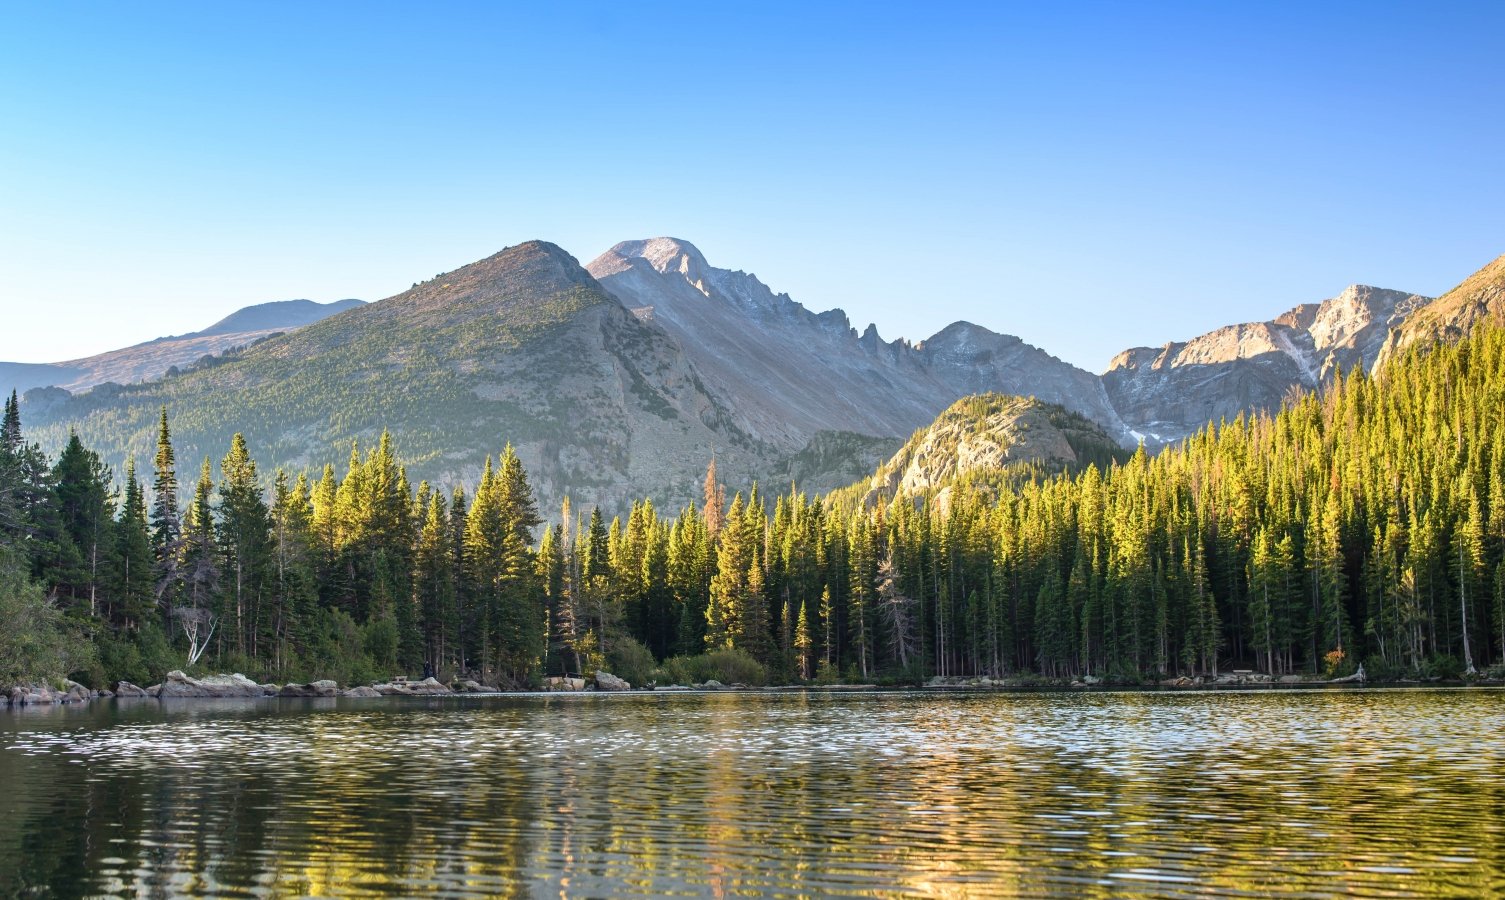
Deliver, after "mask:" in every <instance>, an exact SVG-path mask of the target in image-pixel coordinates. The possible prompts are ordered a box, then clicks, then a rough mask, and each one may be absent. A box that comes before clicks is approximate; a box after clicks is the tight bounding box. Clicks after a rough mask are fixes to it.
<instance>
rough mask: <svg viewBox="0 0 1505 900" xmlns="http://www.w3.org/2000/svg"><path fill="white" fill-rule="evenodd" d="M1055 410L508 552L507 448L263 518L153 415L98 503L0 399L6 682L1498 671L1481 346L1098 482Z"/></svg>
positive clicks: (88, 486) (1104, 448) (1501, 605)
mask: <svg viewBox="0 0 1505 900" xmlns="http://www.w3.org/2000/svg"><path fill="white" fill-rule="evenodd" d="M436 314H440V315H442V313H440V312H437V311H436ZM1040 415H1045V416H1046V420H1045V422H1044V423H1041V422H1039V421H1038V420H1037V419H1035V418H1034V417H1037V416H1040ZM1051 416H1055V417H1056V421H1052V419H1051ZM1063 416H1069V414H1066V413H1064V412H1061V411H1054V412H1053V411H1052V410H1050V409H1049V408H1048V407H1044V406H1041V405H1039V404H1038V403H1037V402H1035V401H1021V400H1017V399H1013V398H1002V397H979V398H975V399H972V400H968V401H964V402H962V403H959V404H957V405H956V407H955V408H953V410H951V411H950V412H948V414H947V415H946V416H945V417H943V420H942V421H941V422H940V423H939V424H938V426H937V427H936V428H935V429H933V430H932V431H931V433H932V434H933V435H935V436H936V440H934V441H933V442H932V443H931V444H930V445H929V446H931V447H932V448H933V449H934V452H940V449H941V447H942V445H943V444H944V445H945V446H949V447H952V448H954V452H955V453H956V459H954V460H950V461H949V462H948V463H947V465H943V466H936V467H932V468H931V469H930V471H931V472H932V473H933V476H932V477H927V478H926V479H925V480H924V483H923V484H922V483H919V482H918V481H917V482H915V483H913V484H911V485H910V490H908V491H896V492H895V496H894V497H892V498H875V502H872V503H869V504H865V505H864V504H856V503H849V502H842V501H841V500H840V498H838V497H834V496H833V497H825V498H821V497H812V496H807V495H804V494H800V493H788V494H782V495H779V496H775V497H770V496H769V495H768V494H766V493H764V492H763V490H762V489H760V488H759V487H758V486H756V485H744V488H745V489H743V490H735V489H732V490H729V489H728V486H727V484H726V482H725V476H724V475H723V474H722V473H721V471H720V470H719V467H718V462H719V457H718V458H717V460H714V461H713V462H712V465H711V467H710V469H709V471H707V472H706V475H705V477H704V478H703V479H697V480H698V481H700V490H699V493H700V497H701V500H700V502H698V503H694V504H688V505H685V506H683V507H681V508H679V509H678V511H677V512H675V513H674V514H672V515H664V514H662V513H660V511H659V510H658V508H657V507H655V505H654V504H653V502H652V501H650V500H647V499H643V500H639V501H636V502H634V503H633V504H632V508H631V513H630V514H629V515H627V516H625V517H620V518H612V517H609V516H607V515H603V514H602V512H601V510H600V509H599V508H594V509H591V510H590V511H589V512H586V511H585V510H584V509H574V508H571V507H569V506H568V505H565V507H564V508H563V509H561V511H560V515H559V516H558V519H557V520H556V524H553V525H552V526H548V527H543V528H542V529H540V526H541V525H543V519H544V517H545V510H542V509H540V507H539V505H538V503H537V500H536V495H535V493H534V489H533V486H532V481H531V477H530V475H529V473H528V471H527V470H526V468H525V467H524V465H523V463H522V461H521V459H520V457H519V456H518V454H516V453H515V452H513V451H512V449H511V448H510V447H506V446H504V447H503V449H502V451H501V453H500V455H498V456H492V457H490V458H489V459H487V460H485V462H484V463H483V466H482V468H481V470H480V472H479V473H478V477H477V478H476V479H475V480H473V481H471V482H470V483H469V484H468V485H466V486H465V487H464V488H463V489H459V490H455V491H441V490H436V489H434V488H433V487H432V486H431V485H429V484H427V483H420V484H418V485H417V486H416V487H415V486H414V485H413V484H412V483H411V481H410V480H409V476H408V473H407V472H406V471H405V470H404V468H403V466H402V465H401V463H400V462H399V458H398V449H397V446H396V445H395V444H394V443H393V441H392V440H391V439H390V438H388V437H386V436H383V437H382V438H381V439H379V440H378V441H376V442H375V443H374V444H373V445H371V446H370V447H369V449H366V450H363V451H353V452H351V453H350V454H349V461H348V463H347V464H346V465H344V466H342V467H338V468H337V467H335V466H333V465H325V466H323V467H322V472H318V473H315V474H313V475H307V474H295V473H291V472H288V471H285V470H277V471H274V472H273V473H271V475H270V479H269V480H270V483H271V485H272V487H271V490H270V491H266V490H264V489H263V488H262V487H261V486H260V485H261V484H262V483H263V480H264V477H265V476H266V472H265V470H264V469H263V468H262V467H261V466H259V465H258V463H257V461H256V459H255V456H254V451H255V445H254V443H253V442H249V441H247V440H245V439H243V438H242V437H240V436H237V437H236V438H235V439H234V440H233V441H232V442H231V445H230V448H229V450H228V452H227V453H226V454H225V455H224V456H223V457H222V458H221V459H220V460H219V462H218V465H217V466H216V465H213V464H211V463H210V462H209V461H207V460H206V461H204V463H203V464H202V465H200V466H194V465H193V464H192V463H191V462H186V461H185V462H184V463H183V464H181V472H182V475H183V476H190V477H181V476H180V463H179V460H180V459H181V458H182V457H181V455H180V454H179V453H178V452H177V449H178V448H177V447H176V445H175V433H174V431H173V430H172V426H171V420H170V418H169V416H168V414H167V411H165V410H161V409H159V411H158V416H157V419H156V426H155V428H154V431H155V433H156V439H155V449H154V452H153V454H152V464H151V472H150V474H149V475H147V474H144V473H142V474H138V472H137V471H136V470H134V469H127V470H126V472H125V473H124V477H123V480H122V482H121V483H120V486H119V487H118V489H117V487H116V486H115V485H116V482H115V479H114V478H113V474H112V473H111V472H110V471H109V469H108V468H107V467H106V466H105V465H103V463H102V462H101V461H100V458H99V456H98V455H97V454H96V453H95V452H94V451H92V450H90V449H88V448H87V447H86V446H85V445H84V443H83V442H82V441H81V440H80V438H79V437H78V436H77V435H75V436H73V437H71V438H70V439H69V441H68V442H67V443H66V445H65V446H64V449H63V451H62V452H61V454H60V455H59V456H58V457H57V458H56V459H55V460H54V459H49V458H47V457H46V456H45V455H44V454H42V452H41V450H40V449H39V448H38V447H37V446H36V444H35V443H32V442H30V441H29V440H27V438H26V435H25V433H24V432H23V431H22V428H21V422H20V415H19V409H18V406H17V404H16V403H15V402H14V400H12V401H10V402H8V403H7V405H6V410H5V417H4V428H3V438H4V439H3V441H0V547H3V550H0V556H4V557H5V563H4V565H3V566H0V590H3V591H4V596H3V597H0V606H3V608H5V609H7V610H10V611H11V612H10V613H8V614H7V616H8V618H7V623H8V625H11V626H14V627H22V626H24V627H26V628H27V629H29V630H30V631H32V632H35V633H36V635H35V636H36V637H37V639H36V640H29V641H28V643H27V646H30V647H45V648H50V649H49V650H48V653H49V654H51V655H50V657H48V658H43V659H38V658H37V656H36V655H35V654H33V655H32V656H31V657H30V658H28V659H26V660H23V661H22V662H21V663H16V662H15V661H14V660H11V659H6V660H4V661H3V662H4V663H5V665H6V667H7V668H5V672H6V673H8V674H9V675H10V676H15V675H17V674H18V673H19V674H21V675H27V674H31V675H35V674H53V675H57V674H64V671H63V670H64V669H66V670H67V673H68V674H73V675H74V676H75V677H78V678H80V679H87V680H89V681H92V682H95V683H99V682H102V681H106V680H109V679H112V678H128V679H132V680H146V679H149V678H152V677H156V676H160V674H161V672H162V671H163V670H164V668H166V667H169V666H170V667H178V666H182V665H183V664H184V663H185V662H190V661H191V662H196V663H197V664H198V665H199V666H200V667H201V668H209V669H219V670H224V669H232V670H239V671H244V672H248V673H253V674H255V675H257V676H258V677H264V678H279V679H280V678H308V677H313V676H315V675H329V676H333V677H336V678H338V679H340V680H342V681H346V682H357V681H361V680H365V679H369V678H372V677H376V676H378V675H387V674H390V673H392V672H396V671H409V672H413V671H417V670H418V669H419V668H420V667H421V666H422V665H423V664H424V663H425V662H428V663H430V664H432V665H434V666H435V667H436V668H437V669H438V670H439V671H440V672H441V673H443V674H446V675H450V674H454V673H462V672H463V673H467V674H472V675H475V676H476V677H480V678H482V679H485V680H488V681H491V682H493V683H496V682H502V683H511V684H525V683H530V682H532V681H534V680H536V679H537V678H539V677H540V676H541V675H543V674H545V673H550V674H557V673H560V672H563V671H570V672H579V671H587V672H588V671H592V670H596V669H601V668H610V669H612V670H616V671H618V672H619V673H621V674H627V675H628V677H629V680H631V681H634V682H642V681H644V680H685V679H688V678H697V679H698V678H704V677H710V676H711V675H712V674H714V675H717V676H720V677H726V678H732V679H734V680H740V681H757V680H760V679H763V678H768V679H773V680H801V679H822V680H831V679H836V678H839V677H846V678H850V679H856V680H871V679H873V678H879V677H882V678H893V679H899V680H916V679H922V678H926V677H930V676H932V675H987V676H992V677H1020V676H1021V675H1026V676H1030V677H1045V678H1054V679H1064V678H1078V677H1085V676H1088V675H1091V676H1095V677H1098V678H1105V679H1109V680H1113V681H1116V682H1125V683H1134V682H1139V681H1141V680H1145V679H1152V678H1163V677H1168V676H1175V675H1188V676H1205V675H1211V674H1214V673H1217V672H1218V671H1220V670H1221V669H1224V668H1227V667H1232V666H1240V667H1244V668H1254V669H1259V670H1261V671H1264V672H1267V673H1269V674H1270V675H1272V676H1278V675H1283V674H1290V673H1308V674H1319V675H1334V674H1342V673H1346V672H1350V671H1353V669H1354V668H1355V666H1356V665H1357V664H1359V663H1361V662H1362V663H1363V664H1364V665H1365V666H1366V668H1367V671H1368V672H1369V674H1370V676H1371V677H1380V678H1394V677H1456V676H1460V675H1469V674H1471V673H1477V672H1482V671H1484V670H1485V669H1486V668H1488V667H1495V668H1494V670H1493V671H1495V672H1496V673H1500V672H1505V669H1502V668H1501V667H1502V666H1505V438H1502V435H1505V328H1500V327H1498V326H1495V325H1493V324H1492V323H1488V322H1486V323H1484V324H1482V325H1481V326H1478V327H1477V328H1476V330H1475V331H1474V333H1473V334H1472V335H1471V336H1470V337H1468V338H1466V339H1464V340H1462V341H1460V342H1458V343H1456V344H1436V345H1414V346H1412V347H1411V348H1408V349H1407V350H1406V351H1404V352H1403V353H1401V354H1400V355H1399V356H1397V357H1395V358H1394V359H1392V360H1391V362H1390V363H1389V364H1388V365H1387V367H1386V369H1385V370H1384V378H1383V379H1372V378H1371V377H1369V375H1368V374H1367V373H1365V372H1364V371H1363V370H1362V369H1356V370H1354V371H1353V372H1351V373H1349V374H1348V375H1347V376H1345V377H1344V378H1343V379H1341V380H1338V381H1335V382H1333V383H1331V384H1330V385H1329V386H1328V387H1327V388H1326V389H1325V390H1323V391H1321V392H1313V393H1309V394H1306V395H1304V396H1302V397H1300V398H1295V399H1293V401H1292V402H1291V403H1290V404H1289V405H1288V406H1287V407H1286V408H1284V409H1283V410H1282V411H1281V412H1279V413H1278V414H1276V415H1273V416H1267V415H1266V416H1256V417H1253V418H1239V419H1235V420H1233V421H1231V422H1228V423H1225V424H1223V425H1220V426H1217V427H1209V428H1207V429H1204V430H1203V431H1201V432H1199V433H1198V434H1197V435H1195V436H1193V437H1192V438H1191V439H1189V440H1188V441H1187V442H1185V443H1184V444H1183V445H1181V446H1179V447H1175V448H1171V449H1168V450H1166V451H1165V452H1162V453H1161V454H1159V455H1157V456H1153V457H1152V456H1150V455H1148V454H1146V453H1145V452H1144V451H1143V450H1142V449H1141V450H1140V451H1139V452H1137V453H1135V454H1134V455H1133V456H1132V457H1131V458H1129V459H1127V460H1122V461H1121V460H1120V459H1115V458H1107V457H1109V456H1111V454H1112V451H1111V450H1110V448H1109V445H1108V444H1107V442H1106V441H1105V440H1104V435H1103V434H1102V432H1100V431H1094V430H1093V429H1091V428H1090V427H1083V426H1082V425H1081V424H1080V420H1077V419H1076V418H1075V417H1070V418H1061V417H1063ZM1026 423H1029V425H1030V427H1029V429H1028V430H1029V431H1030V432H1033V433H1036V434H1031V437H1030V440H1031V441H1032V442H1035V443H1034V444H1033V446H1032V448H1027V449H1028V452H1027V454H1026V455H1027V456H1028V458H1029V459H1030V460H1034V461H1036V462H1037V463H1038V462H1039V461H1042V460H1043V461H1045V462H1049V463H1052V464H1059V463H1070V465H1065V466H1063V467H1062V470H1061V471H1058V472H1056V473H1054V474H1052V473H1050V472H1048V471H1044V470H1043V466H1038V465H1037V466H1036V468H1035V470H1034V471H1030V472H1027V473H1026V474H1025V476H1024V477H1017V478H1006V479H987V478H978V477H977V471H967V470H966V468H965V467H964V466H962V465H960V463H961V461H962V459H961V458H962V456H964V455H965V451H964V446H965V443H966V440H967V439H969V437H968V436H969V435H972V434H974V433H975V434H979V435H980V434H983V433H985V432H991V434H992V435H993V436H992V437H991V438H989V440H990V441H991V446H993V447H994V449H995V450H1000V449H1001V450H1007V449H1009V448H1012V447H1020V446H1023V444H1022V442H1020V441H1018V440H1017V438H1018V437H1019V436H1020V434H1021V433H1022V431H1023V430H1024V429H1023V425H1024V424H1026ZM1047 424H1048V425H1050V427H1052V428H1055V429H1057V430H1058V431H1060V432H1062V433H1063V435H1064V436H1063V437H1062V441H1056V440H1055V436H1054V435H1049V434H1047V433H1046V425H1047ZM1063 425H1064V426H1066V427H1063ZM1072 431H1075V432H1076V435H1075V443H1073V440H1072V439H1071V438H1070V437H1069V435H1071V432H1072ZM941 437H945V440H941V439H940V438H941ZM1084 438H1090V439H1091V440H1090V441H1084ZM919 440H920V443H919V444H916V445H913V446H912V447H911V450H912V451H915V452H913V453H912V454H911V457H910V459H911V460H913V459H914V458H915V457H916V456H918V448H920V447H922V446H925V444H924V442H925V437H924V436H923V435H922V436H921V437H920V438H919ZM1063 442H1064V448H1063V446H1061V444H1062V443H1063ZM1067 449H1069V450H1070V451H1071V453H1072V455H1073V456H1074V457H1075V462H1074V463H1073V461H1072V460H1071V459H1069V458H1067V456H1066V450H1067ZM947 452H951V451H947ZM1094 453H1097V454H1102V455H1099V456H1098V457H1097V458H1096V459H1094V458H1093V454H1094ZM902 456H903V454H901V457H902ZM989 456H990V458H993V457H997V456H998V454H997V453H990V454H989ZM1002 460H1003V462H1004V464H1005V466H1007V465H1010V463H1009V462H1008V459H1007V456H1006V454H1005V455H1004V456H1003V457H1002ZM984 468H985V469H988V470H991V471H993V472H997V471H998V469H997V468H996V466H985V467H984ZM195 469H196V470H197V476H196V478H195V477H191V476H192V474H193V472H194V471H195ZM906 471H907V469H906ZM1004 471H1005V472H1006V471H1007V468H1005V470H1004ZM901 483H902V479H901ZM734 484H735V482H734ZM148 485H149V487H148ZM943 492H944V493H945V494H946V497H947V500H946V502H944V503H938V502H935V501H936V500H937V498H938V497H940V496H941V494H942V493H943ZM729 495H730V497H729ZM44 597H45V598H46V599H43V598H44ZM13 637H15V636H14V635H7V638H8V639H10V638H13ZM28 637H29V638H30V637H32V636H30V635H29V636H28ZM11 643H14V641H11ZM0 646H6V645H3V644H0ZM47 666H51V671H47V672H44V671H41V670H40V668H39V667H42V668H45V667H47ZM23 667H24V668H26V669H28V670H29V671H22V669H23Z"/></svg>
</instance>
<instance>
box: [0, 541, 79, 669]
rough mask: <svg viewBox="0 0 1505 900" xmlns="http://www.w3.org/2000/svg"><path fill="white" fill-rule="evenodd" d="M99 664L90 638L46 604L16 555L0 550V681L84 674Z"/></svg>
mask: <svg viewBox="0 0 1505 900" xmlns="http://www.w3.org/2000/svg"><path fill="white" fill-rule="evenodd" d="M97 665H98V661H97V657H96V656H95V653H94V645H93V644H92V643H91V642H90V641H89V639H88V637H87V636H86V635H84V634H82V633H80V630H79V628H78V626H77V625H76V624H75V623H72V622H70V621H68V619H67V617H66V616H64V615H63V613H62V612H61V611H59V610H58V609H57V608H56V607H54V606H53V605H52V604H50V603H48V602H47V599H46V598H45V597H44V596H43V595H42V588H41V587H40V586H38V585H36V584H33V583H32V581H31V580H30V579H29V578H27V577H26V572H25V570H24V569H23V568H22V566H21V564H20V562H19V561H17V560H16V558H15V557H14V556H12V555H11V554H9V553H0V684H14V683H16V682H21V681H32V680H43V679H55V678H57V677H59V676H62V675H67V674H70V673H74V672H84V673H87V672H89V671H90V670H92V669H94V668H95V667H96V666H97Z"/></svg>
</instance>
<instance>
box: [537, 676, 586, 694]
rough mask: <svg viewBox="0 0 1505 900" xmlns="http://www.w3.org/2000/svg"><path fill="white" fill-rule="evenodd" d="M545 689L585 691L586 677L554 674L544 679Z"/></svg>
mask: <svg viewBox="0 0 1505 900" xmlns="http://www.w3.org/2000/svg"><path fill="white" fill-rule="evenodd" d="M543 689H544V690H546V691H583V690H585V679H584V678H570V677H568V676H563V675H553V676H550V677H549V678H545V679H544V680H543Z"/></svg>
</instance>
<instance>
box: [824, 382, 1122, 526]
mask: <svg viewBox="0 0 1505 900" xmlns="http://www.w3.org/2000/svg"><path fill="white" fill-rule="evenodd" d="M1121 452H1122V451H1120V449H1119V448H1118V446H1117V445H1116V444H1115V442H1114V440H1113V438H1112V437H1111V436H1110V435H1108V434H1107V433H1106V432H1104V431H1103V430H1102V429H1101V428H1099V427H1098V426H1097V425H1095V424H1094V423H1092V422H1090V421H1088V420H1087V419H1085V418H1083V417H1082V416H1080V415H1077V414H1075V413H1071V412H1068V411H1067V410H1065V409H1063V408H1061V407H1059V406H1053V405H1051V404H1047V403H1042V402H1040V401H1039V400H1036V399H1033V398H1028V397H1006V396H1002V395H999V394H982V395H978V396H975V397H966V398H963V399H961V400H958V401H957V402H956V403H954V404H952V405H951V407H950V408H948V409H947V410H946V411H945V412H943V413H941V415H940V416H939V417H937V418H936V420H935V422H933V423H931V425H930V426H929V427H928V428H924V429H921V430H920V431H918V432H916V433H915V435H914V437H912V438H910V439H909V441H908V442H907V443H906V444H905V445H904V446H903V447H902V448H900V450H899V452H898V453H896V454H894V456H893V457H892V458H891V459H890V460H888V461H887V462H886V463H884V464H883V465H881V466H879V467H878V470H877V471H876V472H875V473H874V474H873V475H872V476H871V477H870V478H868V479H866V480H864V481H862V482H859V483H858V484H857V485H855V486H854V488H853V490H855V491H856V492H857V494H858V496H859V499H860V501H861V502H862V503H863V504H864V505H868V506H871V505H872V504H874V503H877V502H886V501H888V500H892V499H893V498H895V497H901V496H908V497H914V496H918V495H921V494H924V493H926V492H927V491H937V490H940V491H942V492H943V491H944V488H945V487H946V486H948V485H949V484H950V483H952V482H954V481H955V480H957V479H960V478H964V477H966V476H967V475H969V474H973V473H982V474H990V473H998V472H1004V471H1007V470H1008V469H1009V468H1010V467H1015V466H1025V465H1028V466H1032V467H1038V468H1041V469H1044V470H1046V471H1059V470H1064V469H1068V468H1071V467H1073V466H1076V465H1078V464H1080V463H1083V462H1085V461H1087V460H1088V459H1090V460H1092V461H1096V462H1098V463H1105V462H1106V459H1105V457H1109V456H1111V455H1112V454H1115V453H1121ZM937 499H938V501H939V502H942V503H944V502H945V496H944V494H943V493H942V494H938V495H937Z"/></svg>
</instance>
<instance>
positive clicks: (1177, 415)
mask: <svg viewBox="0 0 1505 900" xmlns="http://www.w3.org/2000/svg"><path fill="white" fill-rule="evenodd" d="M1430 302H1431V300H1430V299H1429V298H1427V297H1421V296H1418V295H1416V294H1407V293H1405V292H1403V291H1390V290H1383V289H1381V288H1374V287H1369V286H1367V285H1353V286H1351V287H1349V288H1348V289H1347V290H1345V291H1343V292H1342V293H1341V294H1339V295H1338V296H1336V297H1334V298H1332V299H1330V300H1324V301H1322V302H1321V303H1306V304H1302V305H1301V306H1297V307H1295V308H1294V309H1292V310H1290V311H1288V312H1286V313H1285V314H1284V315H1281V316H1279V317H1277V318H1275V319H1273V320H1271V321H1268V322H1249V323H1244V324H1240V325H1230V326H1227V327H1224V328H1219V329H1217V330H1215V331H1210V332H1208V333H1206V334H1204V335H1201V336H1199V337H1195V338H1192V339H1191V340H1189V341H1184V342H1172V343H1168V344H1166V345H1164V346H1163V347H1158V348H1152V347H1133V348H1131V349H1128V350H1125V351H1123V352H1122V353H1120V354H1118V355H1117V356H1116V357H1114V358H1113V361H1112V362H1111V363H1109V365H1108V371H1106V372H1104V373H1103V376H1102V380H1103V385H1104V387H1105V388H1106V389H1107V392H1108V397H1109V398H1110V399H1111V400H1112V403H1113V407H1114V409H1115V410H1116V411H1117V412H1118V414H1119V415H1120V416H1121V417H1122V418H1123V420H1124V421H1125V422H1126V423H1128V425H1129V427H1130V428H1132V429H1133V430H1134V433H1135V435H1136V437H1142V438H1143V439H1144V441H1145V442H1146V443H1147V444H1148V445H1149V446H1150V447H1152V448H1156V447H1161V446H1164V445H1166V444H1168V443H1173V442H1175V441H1179V440H1181V439H1182V438H1184V437H1186V436H1187V435H1189V434H1191V433H1193V432H1195V431H1197V430H1198V429H1200V428H1201V427H1202V426H1203V425H1205V424H1207V423H1208V422H1217V421H1219V420H1220V419H1232V418H1234V417H1236V416H1238V415H1240V414H1242V413H1249V412H1260V411H1270V412H1273V411H1274V410H1276V409H1278V408H1279V407H1280V403H1281V401H1282V399H1284V398H1285V397H1286V396H1287V395H1288V394H1289V393H1290V392H1291V391H1292V390H1293V389H1311V388H1314V387H1316V386H1318V385H1319V384H1321V383H1322V382H1323V381H1325V380H1327V379H1328V378H1329V377H1330V376H1331V375H1332V374H1333V373H1334V372H1335V371H1338V370H1340V369H1341V370H1342V371H1348V370H1351V369H1352V368H1354V367H1355V366H1359V365H1362V366H1364V367H1365V368H1371V367H1373V365H1374V364H1375V362H1376V361H1377V359H1378V357H1379V355H1380V348H1381V347H1382V346H1383V345H1384V343H1385V341H1386V339H1387V338H1388V336H1389V334H1390V330H1391V329H1392V328H1394V327H1395V326H1396V325H1398V324H1399V323H1400V322H1402V321H1403V320H1404V319H1405V318H1406V317H1407V316H1408V315H1410V314H1411V313H1413V312H1415V311H1416V310H1418V309H1421V308H1422V307H1424V306H1426V305H1427V304H1428V303H1430Z"/></svg>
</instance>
